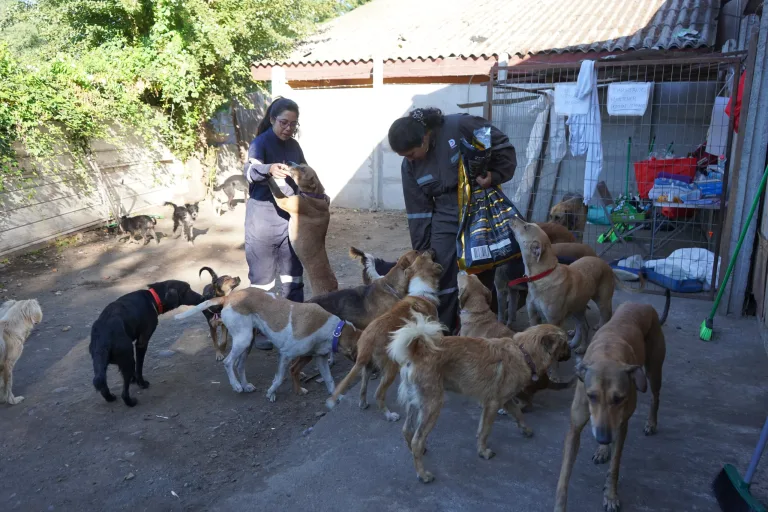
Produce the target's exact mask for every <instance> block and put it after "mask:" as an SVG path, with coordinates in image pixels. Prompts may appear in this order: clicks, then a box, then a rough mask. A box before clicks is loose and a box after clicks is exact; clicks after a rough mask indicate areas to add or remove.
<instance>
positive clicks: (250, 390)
mask: <svg viewBox="0 0 768 512" xmlns="http://www.w3.org/2000/svg"><path fill="white" fill-rule="evenodd" d="M254 391H256V386H254V385H253V384H251V383H250V382H248V383H246V384H245V386H243V392H245V393H253V392H254ZM273 402H274V400H273Z"/></svg>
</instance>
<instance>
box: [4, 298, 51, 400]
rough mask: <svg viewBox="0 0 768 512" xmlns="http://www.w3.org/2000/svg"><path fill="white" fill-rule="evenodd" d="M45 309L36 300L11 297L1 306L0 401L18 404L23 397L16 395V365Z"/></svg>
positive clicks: (41, 319)
mask: <svg viewBox="0 0 768 512" xmlns="http://www.w3.org/2000/svg"><path fill="white" fill-rule="evenodd" d="M42 321H43V311H42V309H40V304H39V303H38V302H37V301H36V300H35V299H29V300H18V301H17V300H9V301H6V302H5V303H3V305H2V307H0V376H2V379H0V403H6V404H8V405H16V404H19V403H21V401H22V400H24V397H23V396H13V367H14V366H15V365H16V362H17V361H18V360H19V358H20V357H21V352H22V351H23V350H24V343H25V342H26V341H27V338H29V334H30V333H31V332H32V329H33V328H34V327H35V325H37V324H39V323H40V322H42Z"/></svg>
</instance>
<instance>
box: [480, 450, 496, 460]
mask: <svg viewBox="0 0 768 512" xmlns="http://www.w3.org/2000/svg"><path fill="white" fill-rule="evenodd" d="M477 454H478V455H479V456H480V458H481V459H485V460H489V459H491V458H493V456H494V455H496V453H495V452H494V451H493V450H491V449H490V448H486V449H485V450H480V451H479V452H477Z"/></svg>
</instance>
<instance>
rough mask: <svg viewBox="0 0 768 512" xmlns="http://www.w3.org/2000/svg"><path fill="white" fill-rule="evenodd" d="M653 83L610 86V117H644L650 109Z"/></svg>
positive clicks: (626, 83)
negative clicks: (649, 103) (649, 101)
mask: <svg viewBox="0 0 768 512" xmlns="http://www.w3.org/2000/svg"><path fill="white" fill-rule="evenodd" d="M651 85H652V84H651V82H623V83H616V84H608V115H609V116H642V115H645V111H646V109H647V108H648V97H649V96H650V92H651Z"/></svg>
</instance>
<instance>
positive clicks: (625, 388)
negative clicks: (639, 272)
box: [555, 290, 670, 512]
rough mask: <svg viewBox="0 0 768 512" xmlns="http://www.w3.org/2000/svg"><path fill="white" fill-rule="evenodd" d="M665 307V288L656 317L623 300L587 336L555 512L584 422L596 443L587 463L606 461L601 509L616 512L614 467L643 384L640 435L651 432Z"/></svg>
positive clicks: (561, 505) (563, 498)
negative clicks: (647, 402) (645, 405)
mask: <svg viewBox="0 0 768 512" xmlns="http://www.w3.org/2000/svg"><path fill="white" fill-rule="evenodd" d="M669 303H670V292H669V290H667V291H666V303H665V305H664V312H663V313H662V315H661V318H659V315H658V314H657V313H656V310H655V309H653V307H652V306H650V305H648V304H635V303H631V302H625V303H624V304H622V305H621V306H619V308H618V309H617V310H616V313H615V314H614V315H613V317H612V318H611V320H610V321H608V322H607V323H606V324H605V325H604V326H602V327H601V328H600V329H599V330H598V331H597V333H596V334H595V336H594V337H593V338H592V342H591V343H590V344H589V347H588V348H587V352H586V354H584V359H583V360H582V361H581V362H580V363H579V364H578V365H577V367H576V374H577V376H578V377H579V381H578V382H577V383H576V392H575V394H574V396H573V403H572V404H571V424H570V428H569V430H568V434H567V436H566V438H565V446H564V448H563V462H562V466H561V468H560V478H559V480H558V482H557V494H556V496H555V512H565V510H566V503H567V498H568V481H569V480H570V477H571V471H572V470H573V464H574V462H575V460H576V455H577V453H578V451H579V444H580V438H581V431H582V430H583V428H584V426H585V425H586V424H587V422H588V421H589V422H591V423H592V435H593V436H594V438H595V440H596V441H597V442H598V443H599V445H600V446H598V448H597V451H596V452H595V454H594V456H593V457H592V461H593V462H595V463H596V464H602V463H604V462H607V461H608V460H609V459H610V461H611V466H610V469H609V470H608V474H607V475H606V480H605V485H604V487H603V508H604V509H605V511H606V512H618V511H619V509H620V507H621V503H620V501H619V495H618V489H617V487H618V481H619V465H620V463H621V454H622V451H623V449H624V440H625V439H626V436H627V426H628V422H629V419H630V418H631V417H632V414H634V412H635V407H636V406H637V392H638V391H640V392H641V393H645V391H646V389H647V386H648V383H649V382H650V385H651V394H652V395H653V396H652V401H651V407H650V411H649V414H648V420H647V421H646V424H645V429H644V432H645V435H647V436H650V435H653V434H655V433H656V428H657V415H658V411H659V394H660V392H661V380H662V379H661V376H662V366H663V365H664V358H665V356H666V343H665V341H664V333H663V332H662V330H661V326H662V325H663V324H664V321H665V320H666V319H667V314H668V313H669ZM643 368H645V372H643ZM646 376H647V377H646Z"/></svg>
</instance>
